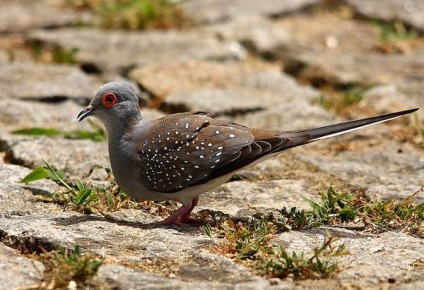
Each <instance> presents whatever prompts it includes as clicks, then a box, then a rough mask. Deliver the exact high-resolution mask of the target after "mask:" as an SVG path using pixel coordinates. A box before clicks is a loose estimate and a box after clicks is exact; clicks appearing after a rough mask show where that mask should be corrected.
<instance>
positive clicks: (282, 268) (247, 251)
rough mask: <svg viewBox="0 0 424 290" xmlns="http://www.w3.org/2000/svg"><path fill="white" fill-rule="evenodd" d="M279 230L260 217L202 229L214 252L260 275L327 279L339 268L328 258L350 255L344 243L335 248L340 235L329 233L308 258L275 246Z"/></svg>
mask: <svg viewBox="0 0 424 290" xmlns="http://www.w3.org/2000/svg"><path fill="white" fill-rule="evenodd" d="M276 230H277V227H276V226H275V225H274V224H273V223H271V222H268V221H266V220H263V219H257V218H252V219H248V220H247V222H246V223H242V222H238V223H236V224H234V223H233V222H232V221H231V220H226V221H225V222H223V223H221V224H220V225H219V227H217V228H212V227H211V226H210V225H209V224H208V225H205V226H204V227H203V231H204V232H205V233H206V234H207V235H208V236H209V237H211V238H212V239H214V242H215V243H214V246H213V248H212V250H213V251H214V252H217V253H220V254H224V255H229V256H231V257H233V258H234V259H236V260H238V261H240V262H242V263H244V264H245V265H247V266H250V267H252V268H254V269H255V270H256V271H257V272H258V274H261V275H268V276H272V277H279V278H285V277H288V276H290V277H293V278H296V279H309V278H327V277H329V276H330V275H331V274H333V273H334V272H335V271H336V270H337V264H336V263H330V261H329V258H331V257H335V256H340V255H344V254H347V251H346V249H345V246H344V244H342V245H339V246H338V247H334V242H336V241H337V238H336V237H332V236H328V237H327V238H326V240H325V241H324V243H323V245H322V246H321V247H320V248H316V249H314V250H313V253H312V255H311V256H308V257H307V256H306V254H305V253H304V252H302V253H300V254H296V253H292V254H289V253H287V252H286V251H285V249H284V248H282V247H281V246H274V245H272V238H273V237H274V234H275V232H276ZM215 235H216V236H217V237H219V238H220V239H217V238H215Z"/></svg>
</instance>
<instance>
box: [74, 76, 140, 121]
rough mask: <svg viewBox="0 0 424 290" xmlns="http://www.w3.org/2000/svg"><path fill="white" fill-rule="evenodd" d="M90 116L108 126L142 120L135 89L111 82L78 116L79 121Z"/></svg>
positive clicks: (103, 87) (101, 88)
mask: <svg viewBox="0 0 424 290" xmlns="http://www.w3.org/2000/svg"><path fill="white" fill-rule="evenodd" d="M88 116H94V117H96V118H98V119H100V120H101V121H102V122H103V124H104V125H105V126H106V128H108V125H111V126H113V124H117V123H120V124H125V123H128V122H131V121H132V120H134V119H135V120H138V119H140V118H141V115H140V111H139V99H138V97H137V93H136V92H135V90H134V88H133V87H132V86H131V85H129V84H127V83H123V82H110V83H107V84H105V85H103V86H101V87H100V88H99V90H98V91H97V93H96V95H95V96H94V99H93V100H92V101H91V102H90V104H89V105H88V106H87V107H86V108H85V109H84V110H82V111H81V112H80V113H79V114H78V117H77V119H78V121H82V120H84V119H85V118H87V117H88Z"/></svg>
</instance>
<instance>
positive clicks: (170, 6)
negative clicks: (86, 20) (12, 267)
mask: <svg viewBox="0 0 424 290" xmlns="http://www.w3.org/2000/svg"><path fill="white" fill-rule="evenodd" d="M71 5H73V6H74V7H79V8H86V9H90V10H91V11H93V12H94V14H96V15H97V16H99V18H100V21H101V26H103V27H105V28H123V29H130V30H136V29H149V28H159V29H168V28H181V27H183V26H185V25H186V24H187V23H188V20H187V18H186V16H185V15H184V13H183V11H182V9H181V8H180V7H179V6H178V3H176V2H175V1H170V0H71Z"/></svg>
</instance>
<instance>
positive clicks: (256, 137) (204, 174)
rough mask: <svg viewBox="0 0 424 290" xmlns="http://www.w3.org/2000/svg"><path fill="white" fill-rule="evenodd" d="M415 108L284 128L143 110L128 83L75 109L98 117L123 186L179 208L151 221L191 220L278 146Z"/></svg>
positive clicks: (106, 90) (276, 152)
mask: <svg viewBox="0 0 424 290" xmlns="http://www.w3.org/2000/svg"><path fill="white" fill-rule="evenodd" d="M418 109H419V108H414V109H409V110H404V111H399V112H395V113H389V114H384V115H379V116H375V117H369V118H365V119H359V120H354V121H347V122H344V123H339V124H335V125H329V126H324V127H319V128H313V129H306V130H296V131H281V130H262V129H256V128H249V127H246V126H243V125H240V124H236V123H233V122H230V121H226V120H220V119H216V118H214V117H213V115H212V114H210V113H207V112H183V113H175V114H169V115H166V116H164V117H161V118H158V119H155V120H146V119H144V118H143V117H142V115H141V113H140V107H139V98H138V96H137V93H136V91H135V90H134V88H133V87H132V86H131V85H130V84H128V83H126V82H109V83H106V84H104V85H103V86H101V87H100V88H99V89H98V91H97V93H96V94H95V96H94V98H93V99H92V100H91V102H90V103H89V105H88V106H87V107H86V108H85V109H83V110H82V111H81V112H80V113H79V114H78V116H77V120H78V121H82V120H84V119H85V118H87V117H88V116H93V117H96V118H98V119H99V120H100V121H101V122H102V123H103V125H104V127H105V128H106V131H107V133H108V151H109V159H110V164H111V169H112V172H113V175H114V177H115V180H116V183H117V184H118V186H119V187H120V188H121V190H122V191H124V192H125V193H127V194H128V195H130V196H131V197H133V198H136V199H139V200H152V201H165V200H173V201H177V202H179V203H180V204H181V207H180V208H178V209H177V210H176V211H175V212H173V213H172V214H171V215H170V216H169V217H167V218H165V219H164V220H162V221H159V222H155V223H152V224H151V225H171V224H188V223H190V222H195V221H197V220H196V219H194V218H192V217H191V212H192V211H193V209H194V207H195V206H196V205H197V203H198V201H199V196H200V195H201V194H202V193H204V192H207V191H209V190H212V189H214V188H216V187H218V186H219V185H221V184H223V183H225V182H227V181H228V180H229V179H230V178H231V177H232V176H233V175H234V174H235V173H236V172H238V171H240V170H242V169H245V168H248V167H251V166H253V165H255V164H257V163H259V162H262V161H264V160H266V159H268V158H271V157H274V156H276V155H279V154H281V153H282V152H283V151H285V150H287V149H290V148H293V147H297V146H301V145H305V144H308V143H311V142H315V141H318V140H322V139H325V138H329V137H333V136H337V135H340V134H344V133H347V132H350V131H354V130H357V129H360V128H364V127H367V126H370V125H373V124H378V123H381V122H385V121H389V120H393V119H396V118H398V117H400V116H403V115H406V114H410V113H412V112H415V111H417V110H418Z"/></svg>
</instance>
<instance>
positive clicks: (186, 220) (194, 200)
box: [180, 197, 203, 223]
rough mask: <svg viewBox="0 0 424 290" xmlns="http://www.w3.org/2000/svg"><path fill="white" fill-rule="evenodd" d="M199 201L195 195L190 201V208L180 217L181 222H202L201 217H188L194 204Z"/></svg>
mask: <svg viewBox="0 0 424 290" xmlns="http://www.w3.org/2000/svg"><path fill="white" fill-rule="evenodd" d="M198 203H199V198H198V197H196V198H195V199H193V200H192V201H191V207H190V210H189V211H187V212H186V213H185V214H184V215H183V216H181V217H180V222H182V223H190V222H192V223H199V222H202V221H203V220H202V219H196V218H192V217H190V214H191V212H192V211H193V209H194V208H195V206H196V205H197V204H198Z"/></svg>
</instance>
